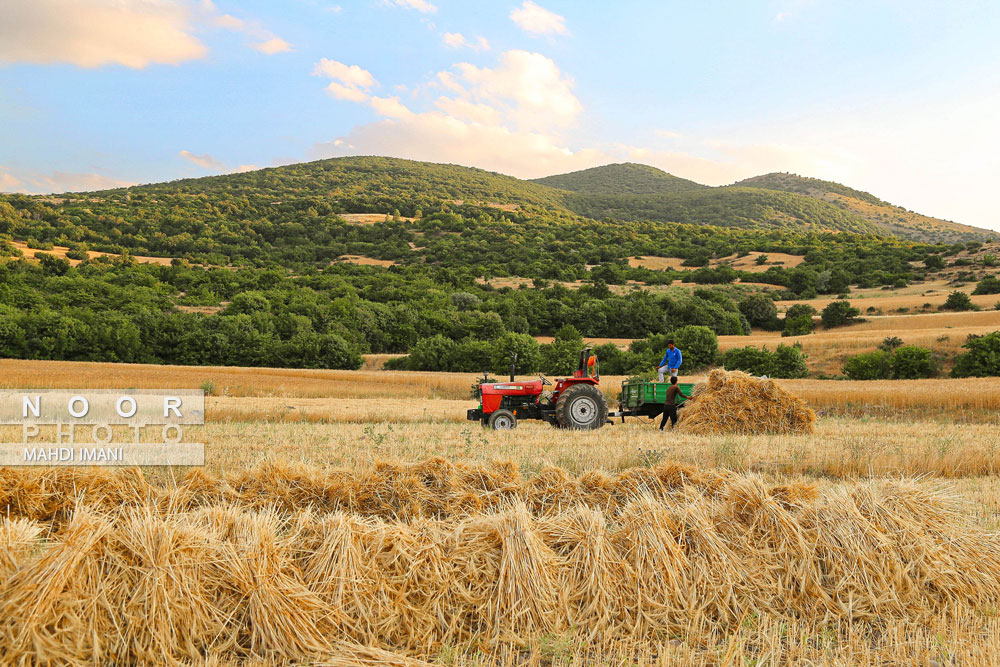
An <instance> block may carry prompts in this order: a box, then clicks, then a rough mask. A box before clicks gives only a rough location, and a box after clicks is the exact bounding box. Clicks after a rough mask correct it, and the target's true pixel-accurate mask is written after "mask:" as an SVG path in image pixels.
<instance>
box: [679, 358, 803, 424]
mask: <svg viewBox="0 0 1000 667" xmlns="http://www.w3.org/2000/svg"><path fill="white" fill-rule="evenodd" d="M692 399H693V400H691V401H690V402H689V403H688V404H687V405H686V406H685V407H684V409H683V410H681V411H680V412H681V414H680V419H679V421H678V422H677V428H678V429H680V430H681V431H685V432H687V433H698V434H705V435H708V434H713V433H739V434H745V435H757V434H763V433H812V432H813V430H814V428H815V422H816V413H815V412H813V411H812V409H811V408H809V406H807V405H806V403H805V401H803V400H802V399H801V398H799V397H798V396H795V395H793V394H791V393H789V392H788V391H786V390H784V389H782V388H781V387H780V386H778V384H777V383H776V382H775V381H774V380H769V379H764V378H756V377H753V376H751V375H747V374H746V373H744V372H742V371H725V370H723V369H721V368H716V369H714V370H713V371H711V372H710V373H709V374H708V381H707V382H705V383H699V384H698V385H696V386H695V388H694V391H693V392H692Z"/></svg>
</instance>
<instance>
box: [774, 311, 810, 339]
mask: <svg viewBox="0 0 1000 667" xmlns="http://www.w3.org/2000/svg"><path fill="white" fill-rule="evenodd" d="M812 330H813V318H812V316H811V315H799V316H798V317H787V316H786V317H785V326H784V328H783V329H782V330H781V335H782V336H805V335H807V334H811V333H812Z"/></svg>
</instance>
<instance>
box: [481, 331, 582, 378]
mask: <svg viewBox="0 0 1000 667" xmlns="http://www.w3.org/2000/svg"><path fill="white" fill-rule="evenodd" d="M511 352H515V353H516V354H517V362H516V364H517V372H518V374H520V375H534V374H535V373H537V372H538V371H539V370H540V369H541V366H542V350H541V346H540V345H539V344H538V341H537V340H535V339H534V338H532V337H531V336H529V335H528V334H518V333H506V334H504V335H503V336H501V337H500V338H498V339H497V340H496V341H494V343H493V356H492V358H491V360H490V368H491V370H492V371H493V372H494V373H497V374H506V373H507V371H508V368H509V366H510V353H511ZM578 352H579V350H578Z"/></svg>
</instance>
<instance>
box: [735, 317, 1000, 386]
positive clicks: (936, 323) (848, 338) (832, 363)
mask: <svg viewBox="0 0 1000 667" xmlns="http://www.w3.org/2000/svg"><path fill="white" fill-rule="evenodd" d="M997 330H1000V311H984V312H970V313H936V314H928V315H905V316H894V317H874V318H870V319H869V320H868V321H867V322H863V323H861V324H854V325H851V326H847V327H839V328H836V329H821V330H819V331H817V332H815V333H812V334H809V335H806V336H790V337H782V336H781V334H780V333H778V332H770V331H761V332H755V333H754V334H753V335H751V336H720V337H719V349H720V350H722V351H726V350H728V349H731V348H734V347H743V346H746V345H753V346H756V347H765V346H766V347H768V348H770V349H772V350H773V349H774V348H775V347H777V346H778V345H779V344H785V345H795V344H798V345H801V346H802V351H803V352H805V353H806V354H807V355H809V358H808V359H807V364H808V365H809V368H810V370H811V371H812V372H814V373H825V374H827V375H837V374H839V373H840V369H841V367H842V366H843V364H844V362H845V361H846V360H847V358H848V357H850V356H854V355H856V354H860V353H862V352H870V351H872V350H875V349H877V348H878V346H879V344H880V343H881V342H882V341H883V340H885V338H887V337H889V336H898V337H899V338H901V339H902V340H903V342H904V343H905V344H907V345H920V346H923V347H927V348H929V349H931V350H933V351H934V352H936V353H937V354H939V355H941V356H943V357H944V358H945V359H947V360H950V359H952V358H954V356H955V355H957V354H960V353H961V352H963V350H962V345H964V344H965V342H966V339H967V338H968V336H969V335H983V334H987V333H990V332H993V331H997ZM945 370H947V365H946V368H945Z"/></svg>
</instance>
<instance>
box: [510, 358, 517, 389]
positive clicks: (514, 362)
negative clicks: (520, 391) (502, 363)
mask: <svg viewBox="0 0 1000 667" xmlns="http://www.w3.org/2000/svg"><path fill="white" fill-rule="evenodd" d="M516 370H517V352H511V353H510V381H511V382H513V381H514V371H516Z"/></svg>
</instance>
